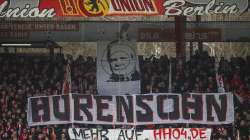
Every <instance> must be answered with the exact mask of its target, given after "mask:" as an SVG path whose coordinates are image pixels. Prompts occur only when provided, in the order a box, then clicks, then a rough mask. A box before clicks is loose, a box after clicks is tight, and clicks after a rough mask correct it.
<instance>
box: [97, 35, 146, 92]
mask: <svg viewBox="0 0 250 140" xmlns="http://www.w3.org/2000/svg"><path fill="white" fill-rule="evenodd" d="M135 46H136V43H135V42H131V41H121V40H119V41H118V40H117V41H113V42H99V43H98V48H97V89H98V92H99V94H101V95H124V94H139V93H140V92H141V90H140V69H139V61H138V57H137V55H136V51H135Z"/></svg>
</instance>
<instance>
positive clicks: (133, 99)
mask: <svg viewBox="0 0 250 140" xmlns="http://www.w3.org/2000/svg"><path fill="white" fill-rule="evenodd" d="M27 113H28V114H27V119H28V124H29V126H36V125H50V124H67V123H79V124H107V125H113V124H116V125H147V124H173V123H194V124H231V123H233V121H234V102H233V94H231V93H214V94H213V93H207V94H206V93H202V94H199V93H183V94H173V93H162V94H146V95H122V96H100V95H96V96H94V95H83V94H70V95H57V96H42V97H31V98H29V99H28V112H27Z"/></svg>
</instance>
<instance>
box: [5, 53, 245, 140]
mask: <svg viewBox="0 0 250 140" xmlns="http://www.w3.org/2000/svg"><path fill="white" fill-rule="evenodd" d="M67 62H70V66H71V76H72V92H73V93H81V94H98V93H97V89H96V87H97V85H96V59H95V58H93V57H83V56H79V57H78V58H77V59H73V57H71V56H67V57H65V56H64V55H62V54H58V55H55V56H44V55H34V54H33V55H32V54H28V55H27V54H26V55H18V54H0V65H1V67H0V104H1V109H0V139H1V140H27V139H28V140H65V139H68V134H67V129H66V128H67V127H68V126H64V125H52V126H38V127H29V126H28V125H27V120H26V115H27V114H26V102H27V98H28V97H31V96H40V95H59V94H61V90H62V83H63V75H64V69H65V67H66V65H67ZM139 62H140V69H141V87H142V89H141V90H142V91H141V92H142V94H152V93H167V92H169V91H171V92H175V93H186V92H197V93H216V92H218V91H217V89H218V87H217V83H216V68H215V65H216V58H215V57H211V56H209V55H208V53H207V52H196V54H195V55H193V56H191V58H190V60H188V61H187V62H186V63H184V64H182V70H181V71H179V70H178V66H177V60H176V59H175V58H168V57H167V56H161V57H160V58H156V57H154V56H152V57H150V58H143V56H140V57H139ZM170 68H171V77H169V76H170V75H169V72H170ZM218 74H220V75H222V76H223V79H224V87H225V91H226V92H232V93H234V94H237V95H238V97H241V98H239V99H240V100H238V98H236V100H235V110H236V114H235V118H236V119H235V124H234V125H233V126H234V127H232V125H230V126H213V133H212V137H213V139H215V140H217V139H218V140H227V139H229V133H230V134H232V133H235V135H237V134H238V133H239V135H240V140H249V139H250V133H249V132H250V104H249V99H250V57H247V58H240V57H237V58H235V57H233V58H231V60H226V59H224V58H221V59H220V61H219V69H218ZM170 81H171V82H170ZM200 127H203V126H200ZM234 129H235V130H234ZM231 139H235V137H234V138H233V137H231Z"/></svg>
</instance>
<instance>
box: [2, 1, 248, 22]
mask: <svg viewBox="0 0 250 140" xmlns="http://www.w3.org/2000/svg"><path fill="white" fill-rule="evenodd" d="M247 8H248V1H247V0H246V1H244V2H239V1H238V0H231V1H228V0H223V1H221V0H220V1H219V0H207V1H202V2H198V1H193V0H0V17H7V18H10V17H12V18H13V17H14V18H20V17H21V18H23V17H40V18H41V17H46V18H51V17H93V16H94V17H100V16H129V15H134V16H152V15H167V16H176V15H184V16H194V15H210V14H238V15H240V14H242V13H243V12H244V11H246V9H247Z"/></svg>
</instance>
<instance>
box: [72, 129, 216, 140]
mask: <svg viewBox="0 0 250 140" xmlns="http://www.w3.org/2000/svg"><path fill="white" fill-rule="evenodd" d="M211 131H212V130H211V129H209V128H161V129H154V130H137V129H136V130H135V129H91V128H70V129H69V130H68V134H69V137H70V139H71V140H107V139H108V140H163V139H164V140H187V139H188V140H210V138H211Z"/></svg>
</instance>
